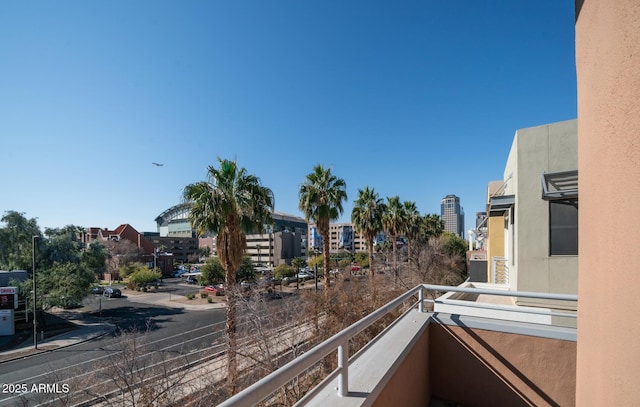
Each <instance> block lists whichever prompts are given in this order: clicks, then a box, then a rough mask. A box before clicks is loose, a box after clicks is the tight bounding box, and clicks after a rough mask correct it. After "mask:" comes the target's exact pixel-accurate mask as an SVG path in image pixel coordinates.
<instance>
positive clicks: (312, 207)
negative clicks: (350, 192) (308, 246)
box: [298, 165, 347, 288]
mask: <svg viewBox="0 0 640 407" xmlns="http://www.w3.org/2000/svg"><path fill="white" fill-rule="evenodd" d="M346 189H347V184H346V183H345V182H344V180H343V179H342V178H337V177H336V176H335V175H333V174H332V173H331V169H330V168H324V166H323V165H316V166H315V167H314V168H313V172H312V173H310V174H307V176H306V178H305V181H304V183H303V184H302V186H301V187H300V191H299V192H298V196H299V198H300V202H299V204H298V207H299V208H300V210H301V211H302V212H303V213H304V216H305V218H306V220H307V222H309V220H313V222H315V224H316V228H317V229H318V233H319V234H320V236H321V237H322V252H323V254H324V278H325V283H326V285H327V288H328V286H329V276H330V273H329V267H330V266H329V261H330V258H329V256H330V253H329V249H330V247H329V223H330V222H331V221H332V220H337V219H338V218H339V217H340V215H341V214H342V212H343V208H342V201H345V200H346V199H347V191H346Z"/></svg>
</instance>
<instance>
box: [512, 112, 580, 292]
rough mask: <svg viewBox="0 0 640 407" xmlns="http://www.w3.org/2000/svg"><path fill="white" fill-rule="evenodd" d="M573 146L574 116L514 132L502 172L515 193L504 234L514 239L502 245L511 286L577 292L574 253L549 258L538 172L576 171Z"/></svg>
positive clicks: (546, 209) (546, 215)
mask: <svg viewBox="0 0 640 407" xmlns="http://www.w3.org/2000/svg"><path fill="white" fill-rule="evenodd" d="M577 149H578V143H577V122H576V120H567V121H563V122H558V123H552V124H547V125H543V126H536V127H530V128H526V129H520V130H518V131H517V132H516V135H515V137H514V142H513V145H512V148H511V152H510V153H509V159H508V160H507V164H506V166H505V176H508V175H512V182H511V185H510V186H509V187H508V188H507V193H508V194H514V195H515V222H514V224H513V225H510V226H509V227H510V230H509V232H508V235H509V236H510V237H511V238H512V239H513V241H510V242H509V244H508V246H510V247H509V248H508V249H507V251H508V252H509V253H508V254H507V257H509V258H510V259H512V260H513V261H512V262H510V263H511V270H510V285H511V288H512V289H513V290H519V291H535V292H551V293H563V294H577V292H578V257H577V256H549V203H548V202H547V201H545V200H543V199H542V184H541V175H542V173H543V172H554V171H565V170H574V169H576V168H577V167H578V153H577ZM511 228H512V229H513V232H512V231H511ZM519 303H521V304H539V303H541V302H540V301H526V302H524V301H519ZM545 304H548V302H545Z"/></svg>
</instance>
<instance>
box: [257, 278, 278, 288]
mask: <svg viewBox="0 0 640 407" xmlns="http://www.w3.org/2000/svg"><path fill="white" fill-rule="evenodd" d="M277 285H282V279H281V278H275V277H267V278H263V279H262V280H260V286H261V287H263V288H264V287H275V286H277Z"/></svg>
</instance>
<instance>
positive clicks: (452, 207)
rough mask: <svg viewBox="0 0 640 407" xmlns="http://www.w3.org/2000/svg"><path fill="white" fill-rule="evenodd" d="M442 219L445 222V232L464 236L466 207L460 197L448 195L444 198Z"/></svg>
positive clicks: (441, 210)
mask: <svg viewBox="0 0 640 407" xmlns="http://www.w3.org/2000/svg"><path fill="white" fill-rule="evenodd" d="M440 219H442V221H443V222H444V230H445V232H451V233H454V234H456V235H458V236H460V237H462V238H464V209H463V208H462V206H460V198H458V197H457V196H455V195H447V196H445V197H444V198H442V201H441V202H440Z"/></svg>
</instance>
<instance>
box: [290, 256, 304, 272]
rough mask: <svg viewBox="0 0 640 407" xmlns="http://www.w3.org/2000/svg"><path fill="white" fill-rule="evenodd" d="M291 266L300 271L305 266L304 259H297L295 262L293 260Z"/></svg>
mask: <svg viewBox="0 0 640 407" xmlns="http://www.w3.org/2000/svg"><path fill="white" fill-rule="evenodd" d="M291 265H292V266H293V267H294V268H295V269H296V270H299V269H300V267H302V266H304V260H303V259H302V257H296V258H294V259H293V260H291Z"/></svg>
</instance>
